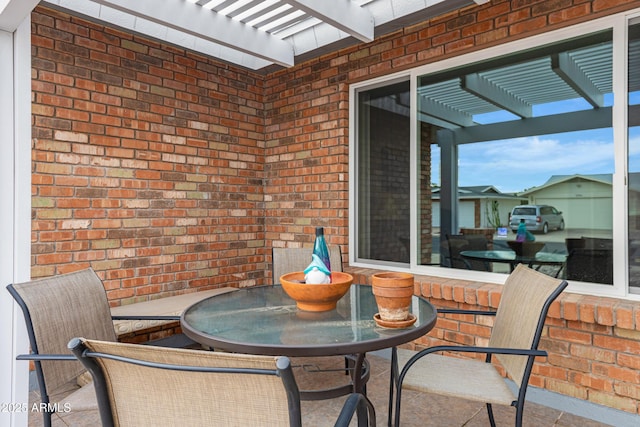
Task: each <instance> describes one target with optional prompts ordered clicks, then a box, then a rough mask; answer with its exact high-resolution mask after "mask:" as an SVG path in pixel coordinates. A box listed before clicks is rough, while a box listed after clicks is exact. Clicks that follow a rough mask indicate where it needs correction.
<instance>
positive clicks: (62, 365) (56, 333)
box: [7, 268, 193, 426]
mask: <svg viewBox="0 0 640 427" xmlns="http://www.w3.org/2000/svg"><path fill="white" fill-rule="evenodd" d="M7 290H8V291H9V293H11V295H12V296H13V298H14V299H15V300H16V302H17V303H18V305H19V306H20V308H21V309H22V311H23V313H24V317H25V321H26V324H27V333H28V335H29V344H30V346H31V354H29V355H20V356H18V359H20V360H33V361H34V365H35V373H36V378H37V379H38V386H39V388H40V398H41V401H42V403H44V404H48V403H54V402H57V401H58V405H57V407H58V408H63V407H64V403H69V404H70V406H71V408H72V409H73V410H74V411H80V410H86V409H95V408H96V407H97V406H96V401H95V393H94V392H93V386H92V385H91V383H90V382H89V384H87V385H84V386H82V387H81V388H79V389H78V383H82V382H85V383H86V381H83V377H82V376H81V375H82V374H83V372H85V370H84V369H83V367H82V365H81V364H80V363H78V361H77V360H76V359H75V357H74V356H73V355H72V354H71V353H69V350H68V348H67V343H68V342H69V340H70V339H71V338H73V337H75V336H79V335H83V336H88V337H93V338H95V339H100V340H104V341H116V340H117V337H116V332H115V329H114V326H113V319H117V318H120V319H123V318H124V319H162V320H180V317H179V316H137V317H136V316H124V317H115V316H114V317H112V316H111V312H110V309H109V301H108V300H107V295H106V292H105V289H104V286H103V284H102V281H101V280H100V278H99V277H98V276H97V275H96V273H95V272H94V271H93V270H92V269H90V268H89V269H86V270H81V271H76V272H73V273H68V274H61V275H57V276H53V277H47V278H44V279H38V280H33V281H31V282H25V283H16V284H13V285H9V286H7ZM180 335H182V334H180ZM170 338H172V340H164V339H163V340H159V341H156V342H155V343H156V344H159V345H163V344H167V345H171V344H172V343H177V344H178V345H180V346H182V345H188V344H190V343H193V341H191V340H189V339H188V338H187V337H186V336H184V335H182V337H181V338H183V339H175V340H174V339H173V337H170ZM52 355H57V356H52ZM48 357H54V358H55V360H51V359H47V358H48ZM77 380H78V381H77ZM69 391H73V392H72V393H71V394H69V395H68V396H66V397H64V399H63V400H60V401H59V399H61V398H62V397H63V394H66V392H69ZM50 400H53V402H50ZM47 407H52V408H55V407H56V405H47ZM51 415H52V414H51V412H48V411H43V417H44V425H45V426H50V425H51Z"/></svg>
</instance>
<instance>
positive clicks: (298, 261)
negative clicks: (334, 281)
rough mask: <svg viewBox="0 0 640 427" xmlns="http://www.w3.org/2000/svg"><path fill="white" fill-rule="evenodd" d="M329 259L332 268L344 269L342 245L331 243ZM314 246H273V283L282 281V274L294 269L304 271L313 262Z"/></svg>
mask: <svg viewBox="0 0 640 427" xmlns="http://www.w3.org/2000/svg"><path fill="white" fill-rule="evenodd" d="M328 248H329V261H330V262H331V270H333V271H342V251H341V250H340V246H337V245H329V247H328ZM312 252H313V248H273V249H272V250H271V262H272V264H273V270H272V273H273V283H274V284H277V283H279V281H280V276H282V275H283V274H286V273H291V272H292V271H302V270H304V269H305V268H307V266H308V265H309V263H310V262H311V253H312Z"/></svg>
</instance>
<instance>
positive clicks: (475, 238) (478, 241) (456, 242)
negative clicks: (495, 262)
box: [446, 234, 491, 271]
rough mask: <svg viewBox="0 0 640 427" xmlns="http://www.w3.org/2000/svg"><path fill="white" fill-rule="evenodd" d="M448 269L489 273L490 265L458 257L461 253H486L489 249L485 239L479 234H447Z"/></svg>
mask: <svg viewBox="0 0 640 427" xmlns="http://www.w3.org/2000/svg"><path fill="white" fill-rule="evenodd" d="M446 239H447V244H448V250H449V260H448V261H449V267H452V268H460V269H467V270H479V271H491V265H490V264H489V263H488V262H485V261H478V260H467V259H464V258H463V257H462V255H460V252H462V251H486V250H487V249H488V248H489V241H488V240H487V237H486V236H484V235H481V234H447V235H446Z"/></svg>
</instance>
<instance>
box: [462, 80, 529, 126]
mask: <svg viewBox="0 0 640 427" xmlns="http://www.w3.org/2000/svg"><path fill="white" fill-rule="evenodd" d="M461 88H462V89H463V90H466V91H467V92H470V93H472V94H474V95H475V96H477V97H478V98H481V99H483V100H485V101H487V102H488V103H490V104H493V105H495V106H496V107H498V108H501V109H503V110H507V111H509V112H511V113H513V114H515V115H518V116H520V117H522V118H527V117H533V107H532V106H531V105H530V104H528V103H526V102H524V101H523V100H521V99H520V98H518V97H517V96H515V95H514V94H512V93H510V92H509V91H507V90H505V89H503V88H501V87H500V86H498V85H496V84H495V83H493V82H492V81H490V80H489V79H487V78H485V77H483V76H481V75H480V74H478V73H474V74H468V75H466V76H464V78H463V79H462V84H461Z"/></svg>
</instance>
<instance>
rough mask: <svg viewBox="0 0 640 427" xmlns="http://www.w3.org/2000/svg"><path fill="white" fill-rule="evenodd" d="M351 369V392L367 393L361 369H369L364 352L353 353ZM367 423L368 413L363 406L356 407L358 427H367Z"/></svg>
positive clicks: (365, 381)
mask: <svg viewBox="0 0 640 427" xmlns="http://www.w3.org/2000/svg"><path fill="white" fill-rule="evenodd" d="M354 356H355V360H353V359H351V360H352V361H353V369H352V370H351V382H352V383H353V392H354V393H361V394H363V395H365V396H366V395H367V379H368V378H367V379H363V378H362V372H363V370H367V371H369V369H370V368H369V366H368V364H369V362H367V359H366V353H359V354H356V355H354ZM367 425H368V413H367V409H366V408H364V407H361V408H358V427H367Z"/></svg>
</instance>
